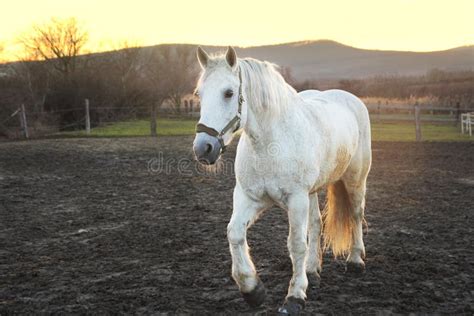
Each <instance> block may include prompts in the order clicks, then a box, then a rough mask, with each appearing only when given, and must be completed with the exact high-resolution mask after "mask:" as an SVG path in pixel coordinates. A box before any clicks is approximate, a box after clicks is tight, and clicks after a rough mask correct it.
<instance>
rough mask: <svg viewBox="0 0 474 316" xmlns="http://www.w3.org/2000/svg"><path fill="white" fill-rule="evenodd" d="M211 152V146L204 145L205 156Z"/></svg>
mask: <svg viewBox="0 0 474 316" xmlns="http://www.w3.org/2000/svg"><path fill="white" fill-rule="evenodd" d="M211 151H212V145H211V144H206V154H209V153H210V152H211Z"/></svg>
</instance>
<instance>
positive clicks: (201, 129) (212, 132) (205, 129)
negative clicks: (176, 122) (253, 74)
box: [196, 67, 245, 153]
mask: <svg viewBox="0 0 474 316" xmlns="http://www.w3.org/2000/svg"><path fill="white" fill-rule="evenodd" d="M238 98H239V100H238V102H239V107H238V109H237V114H235V116H234V117H233V118H232V119H231V120H230V121H229V123H227V125H226V126H224V128H223V129H222V130H221V131H220V132H218V131H217V130H216V129H214V128H212V127H209V126H206V125H205V124H202V123H198V124H197V125H196V133H206V134H207V135H209V136H213V137H216V138H217V139H218V140H219V143H220V144H221V153H223V152H224V151H225V150H226V147H227V146H226V145H225V143H224V138H223V137H224V135H225V133H227V132H228V131H229V130H230V129H231V128H232V127H234V126H235V127H234V129H233V130H232V133H235V132H236V131H237V130H238V129H239V128H240V116H241V114H242V104H243V103H244V101H245V100H244V96H243V94H242V71H241V70H240V67H239V96H238Z"/></svg>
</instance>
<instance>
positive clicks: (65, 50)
mask: <svg viewBox="0 0 474 316" xmlns="http://www.w3.org/2000/svg"><path fill="white" fill-rule="evenodd" d="M87 40H88V34H87V32H85V31H84V30H82V29H81V27H80V26H79V24H78V22H77V21H76V19H74V18H68V19H57V18H52V19H51V21H50V22H49V23H47V24H43V25H39V24H36V25H33V27H32V30H31V31H30V32H28V35H25V36H23V37H21V38H20V39H19V41H20V43H22V44H23V46H24V49H25V52H26V53H27V55H28V56H30V57H31V58H32V59H35V60H46V61H48V62H49V63H51V64H52V65H53V67H54V68H55V69H56V70H57V71H59V72H60V73H62V74H63V75H64V76H66V77H67V76H69V74H71V73H73V72H74V71H75V69H76V64H77V58H76V57H77V56H78V55H79V54H80V53H81V52H82V51H83V49H84V46H85V44H86V43H87Z"/></svg>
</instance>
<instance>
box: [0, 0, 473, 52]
mask: <svg viewBox="0 0 474 316" xmlns="http://www.w3.org/2000/svg"><path fill="white" fill-rule="evenodd" d="M473 12H474V0H450V1H444V0H440V1H433V0H390V1H384V0H358V1H352V0H348V1H315V0H313V1H304V0H292V1H277V0H272V1H266V0H265V1H257V0H240V1H222V0H220V1H219V0H189V1H184V0H173V1H171V0H170V1H156V0H155V1H151V0H150V1H148V0H134V1H122V0H115V1H109V0H100V1H99V0H81V1H66V0H42V1H36V0H34V1H33V0H31V1H27V0H15V1H8V0H5V1H4V2H3V4H2V14H1V15H0V30H1V31H0V43H3V46H5V52H4V58H8V59H13V58H14V57H13V56H15V54H18V49H19V47H18V45H15V42H16V41H15V39H16V38H17V37H18V36H20V35H21V34H24V33H25V32H27V31H28V29H29V28H30V27H31V25H32V24H34V23H44V22H46V21H48V20H49V19H50V18H51V17H59V18H68V17H75V18H77V20H78V21H79V22H80V23H81V24H82V25H83V27H84V28H85V29H86V30H87V31H88V32H89V37H90V42H89V49H90V50H92V51H94V50H104V49H108V48H110V47H111V46H113V45H111V43H117V42H120V41H124V40H128V41H129V42H133V43H138V44H140V45H154V44H160V43H198V44H215V45H238V46H254V45H262V44H276V43H283V42H292V41H302V40H318V39H331V40H335V41H339V42H341V43H344V44H347V45H351V46H355V47H359V48H368V49H384V50H387V49H388V50H411V51H432V50H443V49H448V48H453V47H457V46H463V45H471V44H474V18H473V15H474V14H473Z"/></svg>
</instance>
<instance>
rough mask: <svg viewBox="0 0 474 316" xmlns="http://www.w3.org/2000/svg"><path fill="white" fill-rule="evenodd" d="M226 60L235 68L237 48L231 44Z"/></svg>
mask: <svg viewBox="0 0 474 316" xmlns="http://www.w3.org/2000/svg"><path fill="white" fill-rule="evenodd" d="M225 60H226V61H227V63H228V64H229V66H230V67H231V68H232V69H234V68H235V66H236V65H237V53H236V52H235V49H234V48H233V47H231V46H229V47H228V48H227V53H226V54H225Z"/></svg>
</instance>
